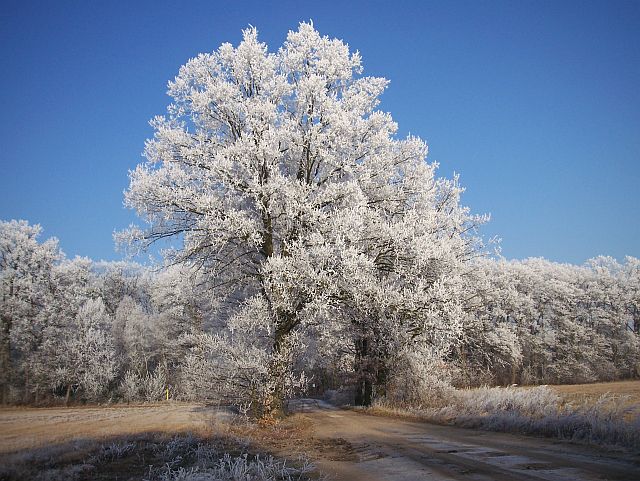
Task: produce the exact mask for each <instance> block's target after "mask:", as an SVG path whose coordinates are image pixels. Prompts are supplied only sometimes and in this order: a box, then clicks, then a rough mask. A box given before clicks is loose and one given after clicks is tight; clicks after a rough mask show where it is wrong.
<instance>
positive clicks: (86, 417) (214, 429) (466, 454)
mask: <svg viewBox="0 0 640 481" xmlns="http://www.w3.org/2000/svg"><path fill="white" fill-rule="evenodd" d="M294 404H295V410H296V411H297V412H298V414H296V415H294V416H292V417H291V418H289V419H288V420H286V421H285V422H283V423H280V424H279V425H276V426H273V427H263V428H260V427H258V426H253V427H251V425H245V424H243V423H237V422H235V421H234V419H233V418H226V417H225V416H232V415H231V414H230V413H228V412H225V411H221V410H219V409H216V408H214V407H207V406H205V405H199V404H187V403H175V404H173V403H169V404H158V405H143V406H113V407H87V408H69V409H64V408H51V409H28V408H25V409H7V408H5V409H0V464H2V455H3V453H11V452H26V451H28V450H30V449H34V448H35V449H37V448H39V447H44V446H53V445H55V444H56V443H62V442H63V441H71V440H75V439H92V440H97V441H99V442H101V441H100V440H102V439H110V438H112V437H114V436H120V437H122V436H124V437H125V438H126V436H128V435H134V434H139V433H145V432H158V433H167V434H169V435H174V434H178V433H185V432H192V433H194V434H197V435H201V436H205V437H206V436H207V435H209V434H214V435H216V434H220V435H225V433H227V434H232V435H233V436H234V437H235V438H238V439H240V438H246V439H247V440H248V442H249V443H250V444H251V445H253V446H254V447H255V449H254V451H256V452H265V451H267V452H271V453H273V454H276V455H278V456H285V457H290V458H292V459H295V458H296V457H297V455H299V454H305V455H306V456H307V457H309V458H310V459H311V460H312V461H313V462H314V463H315V464H317V466H318V467H319V468H320V470H321V471H322V472H324V473H326V474H328V475H329V479H330V480H332V481H347V480H348V481H364V480H366V481H382V480H384V481H421V480H424V481H435V480H437V481H451V480H456V481H481V480H487V481H488V480H492V481H533V480H538V481H539V480H548V481H560V480H563V481H564V480H567V481H569V480H570V481H591V480H600V481H602V480H612V481H613V480H620V481H624V480H634V481H635V480H640V455H636V456H633V455H631V454H624V453H615V452H610V451H606V450H602V449H596V448H590V447H586V446H580V445H572V444H569V443H565V442H560V441H555V440H551V439H538V438H531V437H524V436H514V435H510V434H501V433H490V432H483V431H475V430H470V429H461V428H455V427H449V426H436V425H432V424H425V423H420V422H411V421H405V420H401V419H396V418H387V417H378V416H370V415H365V414H362V413H358V412H354V411H349V410H339V409H336V408H334V407H332V406H331V405H328V404H326V403H324V402H322V401H317V400H300V401H297V403H294ZM225 425H227V426H228V427H227V428H226V429H222V426H225ZM229 426H231V427H229ZM287 426H289V427H287ZM74 449H75V448H74ZM132 459H133V458H132ZM135 459H137V458H135ZM132 462H133V461H132ZM105 476H106V477H105ZM100 479H116V478H115V477H114V478H109V477H108V476H107V475H106V474H104V476H103V477H102V478H100ZM118 479H120V478H118ZM132 479H142V478H135V477H134V478H132Z"/></svg>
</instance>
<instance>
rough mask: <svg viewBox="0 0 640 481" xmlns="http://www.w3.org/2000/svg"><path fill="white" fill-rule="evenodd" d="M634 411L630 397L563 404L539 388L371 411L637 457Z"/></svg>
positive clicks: (639, 435) (459, 394)
mask: <svg viewBox="0 0 640 481" xmlns="http://www.w3.org/2000/svg"><path fill="white" fill-rule="evenodd" d="M636 408H637V406H636V405H635V404H633V403H629V397H628V396H621V395H612V394H608V393H605V394H602V395H600V396H599V397H598V398H597V399H595V400H593V399H590V400H588V401H583V402H567V401H565V400H564V399H563V398H562V397H561V396H559V395H558V393H557V392H556V391H554V390H553V389H552V388H550V387H547V386H538V387H533V388H515V387H510V388H479V389H471V390H456V391H453V392H451V393H450V394H449V398H448V399H446V400H444V401H443V402H442V403H441V404H440V405H439V406H437V407H430V406H424V407H422V408H420V409H399V408H397V407H393V406H389V405H386V404H385V403H384V401H382V402H380V403H378V404H377V405H376V406H374V407H373V408H371V409H370V410H369V412H371V413H372V414H383V413H384V414H391V415H396V416H407V417H413V418H417V419H421V420H425V421H428V422H434V423H438V424H449V425H455V426H461V427H467V428H476V429H485V430H489V431H500V432H510V433H519V434H527V435H536V436H547V437H554V438H559V439H568V440H571V441H578V442H585V443H589V444H596V445H601V446H611V447H621V448H625V449H630V450H633V451H638V452H640V415H639V414H638V412H637V409H636Z"/></svg>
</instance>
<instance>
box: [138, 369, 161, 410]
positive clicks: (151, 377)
mask: <svg viewBox="0 0 640 481" xmlns="http://www.w3.org/2000/svg"><path fill="white" fill-rule="evenodd" d="M166 382H167V381H166V375H165V372H164V370H163V369H156V370H155V371H154V372H153V373H152V374H147V375H146V376H145V377H144V378H143V379H142V392H143V393H144V399H145V401H149V402H153V401H160V400H162V399H163V396H164V391H165V386H166Z"/></svg>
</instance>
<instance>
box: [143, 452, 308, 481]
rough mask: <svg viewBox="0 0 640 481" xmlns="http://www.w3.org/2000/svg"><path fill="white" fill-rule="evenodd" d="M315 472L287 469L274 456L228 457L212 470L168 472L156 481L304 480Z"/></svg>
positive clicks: (224, 457) (305, 465) (305, 466)
mask: <svg viewBox="0 0 640 481" xmlns="http://www.w3.org/2000/svg"><path fill="white" fill-rule="evenodd" d="M314 470H315V467H314V466H313V465H311V464H304V465H303V466H302V467H300V468H296V467H293V466H287V465H286V462H285V461H283V462H281V461H277V460H275V459H273V458H272V457H271V456H269V457H267V458H264V459H262V458H260V457H259V456H256V457H255V458H250V457H249V456H247V455H246V454H244V455H242V456H239V457H232V456H230V455H229V454H225V455H224V456H223V457H222V459H220V460H219V461H218V463H217V464H216V465H215V466H213V467H212V468H208V469H200V468H198V467H191V468H189V469H185V468H179V469H177V470H170V469H168V470H167V471H166V472H164V473H163V474H162V475H161V476H159V477H158V478H156V479H157V481H214V480H215V481H276V480H292V481H293V480H302V479H307V476H306V475H307V474H310V473H311V472H313V471H314Z"/></svg>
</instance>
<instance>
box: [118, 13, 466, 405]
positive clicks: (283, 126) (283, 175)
mask: <svg viewBox="0 0 640 481" xmlns="http://www.w3.org/2000/svg"><path fill="white" fill-rule="evenodd" d="M361 71H362V64H361V59H360V55H359V53H357V52H356V53H350V52H349V48H348V46H347V45H346V44H344V43H343V42H342V41H340V40H336V39H329V38H327V37H322V36H321V35H320V34H319V33H318V32H317V31H316V30H315V29H314V28H313V26H312V25H311V24H307V23H302V24H300V26H299V28H298V30H297V31H291V32H289V34H288V36H287V39H286V41H285V43H284V45H283V46H282V47H281V48H280V49H279V50H278V51H277V52H276V53H269V52H268V50H267V46H266V45H265V44H263V43H261V42H260V41H259V40H258V35H257V31H256V30H255V29H253V28H251V29H247V30H245V31H244V32H243V40H242V42H241V43H240V44H239V45H238V47H235V48H234V47H233V46H231V45H230V44H223V45H222V46H221V47H220V48H219V49H218V50H217V51H215V52H213V53H210V54H202V55H199V56H197V57H196V58H194V59H192V60H190V61H189V62H188V63H187V64H186V65H184V66H183V67H182V68H181V69H180V72H179V74H178V76H177V77H176V78H175V80H174V81H172V82H170V83H169V95H170V96H171V97H172V98H173V103H172V104H171V105H170V106H169V108H168V115H167V116H165V117H156V118H155V119H154V120H153V121H152V126H153V127H154V129H155V137H154V138H153V139H152V140H149V141H148V142H147V145H146V149H145V156H146V158H147V162H146V163H144V164H141V165H140V166H138V168H137V169H136V170H135V171H134V172H133V173H132V174H131V183H130V187H129V189H128V191H127V192H126V195H125V200H126V204H127V205H128V206H130V207H132V208H134V209H136V210H137V212H138V214H139V215H140V216H141V217H142V218H143V219H145V220H146V221H147V222H148V224H149V228H148V229H147V230H140V229H138V228H132V229H130V230H129V231H128V232H127V233H125V234H124V235H123V236H121V237H122V238H123V239H126V240H138V241H141V242H142V244H143V245H147V244H149V243H152V242H154V241H157V240H159V239H165V238H168V237H179V239H180V240H181V241H182V242H181V245H180V246H179V247H178V248H177V249H176V250H174V251H173V252H172V255H171V256H170V262H173V263H185V264H188V265H190V266H192V267H193V268H196V269H198V270H199V271H200V272H201V273H205V274H206V278H207V280H208V282H209V283H210V286H211V288H212V289H214V290H215V294H213V293H212V294H211V295H212V296H216V298H217V299H218V301H219V303H220V313H221V315H222V316H226V317H227V318H232V317H233V316H234V315H235V314H237V312H238V310H247V309H248V310H251V309H254V310H255V311H254V314H253V317H255V321H256V322H259V323H261V324H262V326H264V330H265V332H266V333H267V334H268V339H269V341H268V342H265V344H264V348H265V349H266V350H267V351H268V352H269V359H270V361H269V363H268V364H269V369H268V371H269V372H270V376H271V380H272V382H271V385H272V393H271V397H270V399H269V397H267V398H265V406H264V408H265V410H266V411H267V412H268V411H272V410H278V409H279V408H280V406H281V403H282V396H283V391H284V388H285V387H284V380H285V379H286V378H287V371H288V369H289V362H290V360H291V358H290V356H289V353H290V352H291V349H292V346H291V342H290V340H291V338H292V334H293V333H294V332H295V331H296V330H298V329H299V328H300V327H301V326H303V325H305V324H312V323H314V322H317V320H318V319H321V318H322V313H323V312H326V311H327V309H329V308H347V309H350V310H351V311H352V314H349V316H350V318H353V317H354V316H355V317H357V318H358V320H356V321H353V322H351V323H352V324H353V325H354V326H358V325H359V323H360V322H361V320H363V319H364V318H365V317H366V316H368V315H369V314H372V313H374V311H375V316H377V317H378V318H380V319H382V318H384V319H385V322H386V320H387V318H389V319H388V320H390V319H391V318H393V319H394V321H393V322H396V321H397V320H398V319H400V318H402V320H403V321H402V322H404V329H405V330H407V331H410V332H412V333H413V335H414V336H415V335H418V334H419V333H427V332H428V333H430V334H429V335H434V336H437V335H438V334H436V332H449V331H450V330H449V329H448V327H446V325H447V322H448V321H450V320H453V317H454V316H453V311H454V310H455V309H449V307H451V306H452V305H453V304H455V302H453V301H452V296H453V295H452V289H453V290H455V287H454V286H455V284H456V282H457V281H456V280H455V279H454V278H450V277H449V276H448V274H449V273H454V272H455V271H456V269H457V266H456V263H457V262H459V261H461V260H463V259H464V258H465V257H466V256H467V255H468V252H469V250H470V249H469V248H470V247H471V245H472V244H473V241H471V240H470V238H466V239H464V240H462V237H463V234H464V232H465V230H466V229H467V228H468V227H469V224H470V222H469V221H470V217H469V215H468V212H467V210H466V209H462V208H460V207H459V206H458V204H457V199H458V194H459V192H460V189H459V187H458V186H457V184H456V183H455V182H446V181H440V180H437V179H435V178H434V169H435V165H433V164H427V163H426V162H425V156H426V152H427V149H426V146H425V145H424V143H423V142H422V141H421V140H419V139H417V138H414V137H409V138H407V139H404V140H398V139H396V138H395V134H396V131H397V126H396V124H395V123H394V122H393V120H392V118H391V116H390V115H389V114H387V113H384V112H381V111H378V110H376V108H377V105H378V102H379V101H378V97H379V96H380V94H381V93H382V92H383V91H384V89H385V88H386V86H387V83H388V82H387V80H385V79H383V78H374V77H362V76H359V74H360V73H361ZM471 223H473V222H471ZM452 238H453V239H454V242H453V243H449V242H447V239H452ZM412 283H413V284H414V285H411V284H412ZM387 292H388V293H389V294H387ZM372 300H377V301H378V302H377V306H376V307H375V308H373V309H368V308H366V307H365V303H366V302H368V301H372ZM442 313H446V314H445V316H444V317H440V315H441V314H442ZM250 317H251V316H250ZM434 326H437V329H434ZM365 329H367V328H365Z"/></svg>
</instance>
